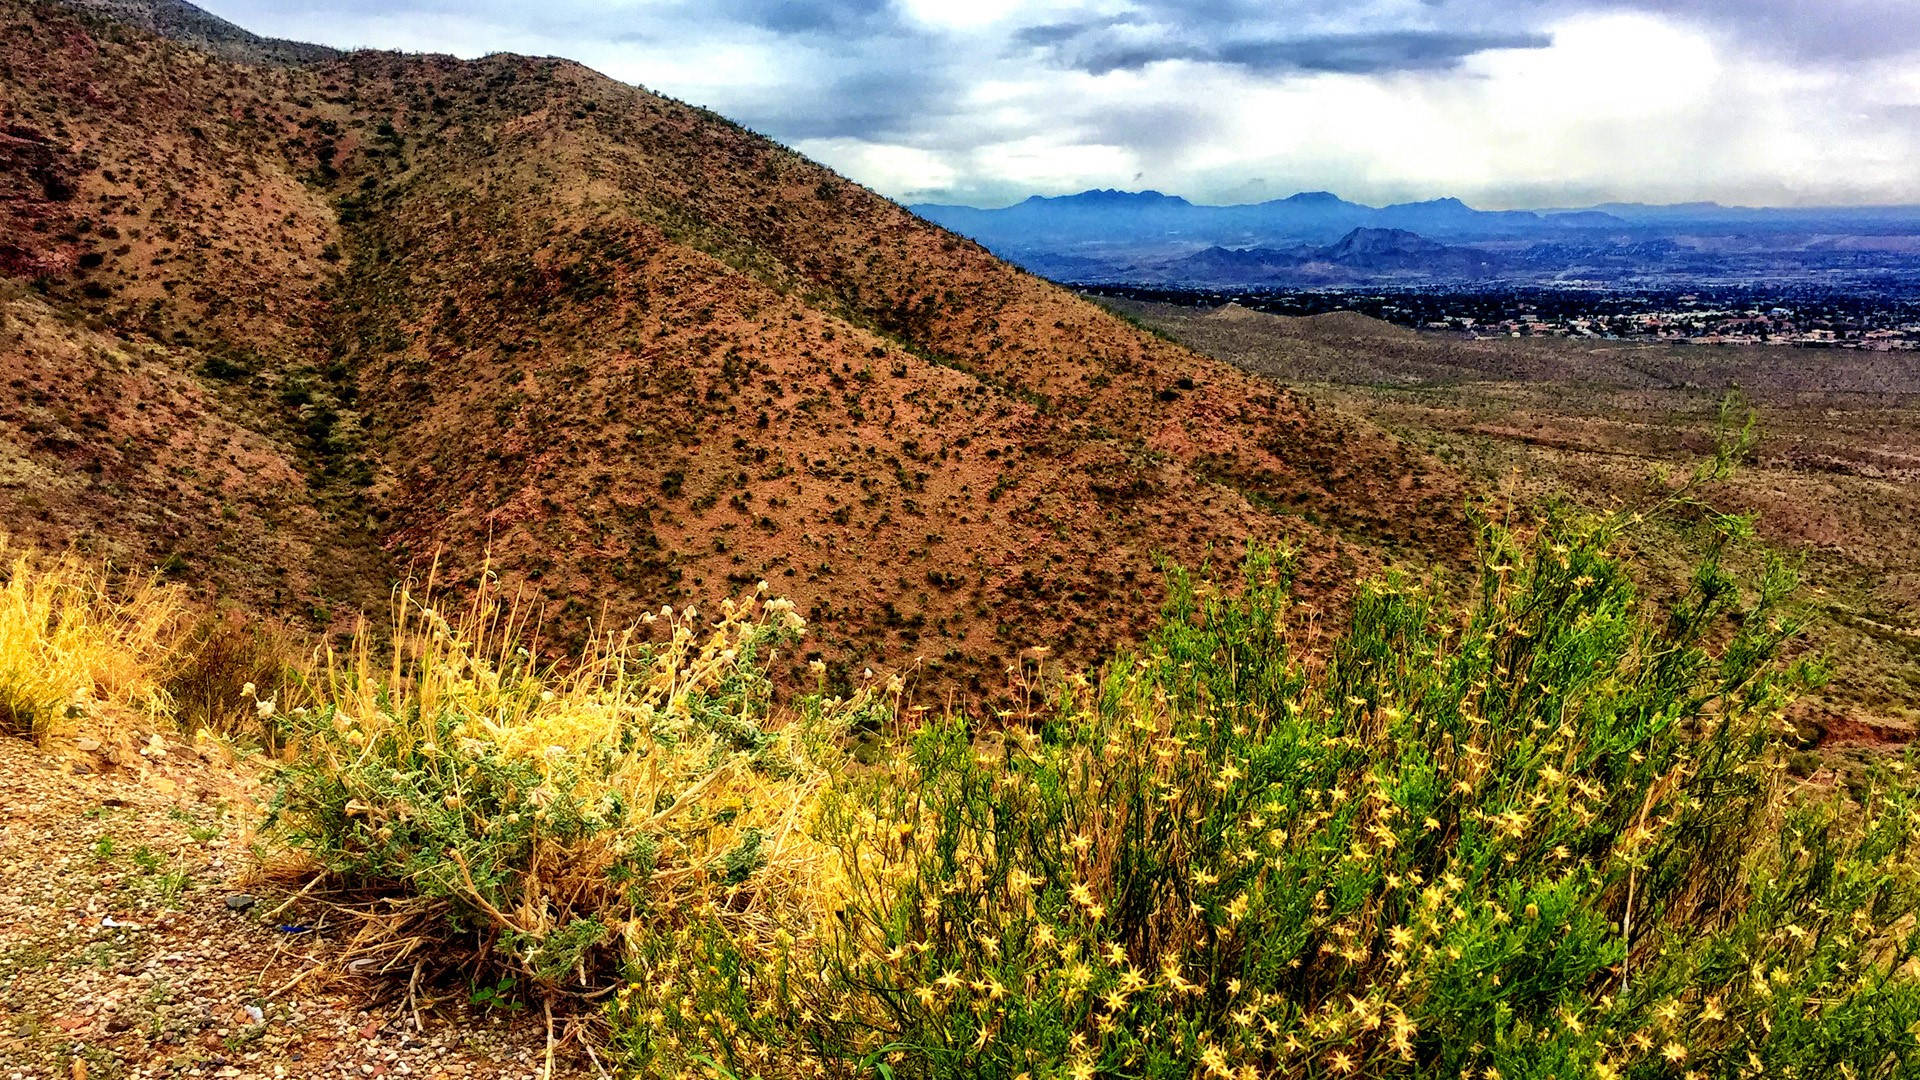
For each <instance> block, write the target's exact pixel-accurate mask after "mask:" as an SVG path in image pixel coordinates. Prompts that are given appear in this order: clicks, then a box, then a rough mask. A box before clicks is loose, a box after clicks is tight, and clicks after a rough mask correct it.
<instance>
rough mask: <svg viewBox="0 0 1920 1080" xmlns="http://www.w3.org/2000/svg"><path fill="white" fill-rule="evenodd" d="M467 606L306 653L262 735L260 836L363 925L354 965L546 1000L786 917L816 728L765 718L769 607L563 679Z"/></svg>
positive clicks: (558, 668) (496, 605)
mask: <svg viewBox="0 0 1920 1080" xmlns="http://www.w3.org/2000/svg"><path fill="white" fill-rule="evenodd" d="M762 588H763V589H764V586H763V587H762ZM474 605H475V606H474V607H472V608H471V609H470V610H468V611H467V612H466V613H465V614H464V615H457V616H456V617H455V618H454V619H453V620H451V621H449V619H447V618H446V617H445V616H443V615H442V614H441V612H440V611H439V610H438V609H437V608H436V607H435V606H434V605H432V604H430V603H426V602H423V601H421V600H419V599H418V598H416V597H415V596H413V595H412V594H410V593H407V592H402V593H401V594H400V596H399V600H398V605H397V611H396V618H395V629H394V633H393V640H392V643H391V646H390V647H383V648H380V649H376V648H375V646H374V644H373V640H372V635H371V634H366V633H363V634H362V635H360V636H359V638H358V639H357V642H356V644H355V646H354V648H353V649H352V650H350V651H349V652H348V653H347V654H346V655H342V656H332V655H329V656H328V657H327V658H326V660H325V662H324V664H322V665H321V670H319V671H318V672H317V673H316V675H315V676H314V681H313V684H312V685H311V686H310V687H309V688H308V692H309V693H310V694H311V695H312V697H313V699H314V700H316V701H319V702H321V704H319V705H318V706H317V707H311V708H308V707H300V708H297V709H294V710H292V711H291V712H290V713H289V714H288V715H287V716H285V717H284V718H283V730H284V731H285V732H286V737H287V739H288V749H287V752H286V755H285V760H284V762H283V763H282V764H281V765H280V767H279V771H278V776H277V783H276V794H275V796H274V799H273V802H272V808H271V816H270V819H269V823H268V826H269V828H268V833H267V835H269V836H270V837H272V838H273V839H274V840H275V841H276V842H277V843H278V844H280V845H281V846H283V847H284V848H285V849H286V850H288V851H289V852H291V853H294V854H295V855H297V856H298V862H297V863H296V864H295V865H294V866H293V867H292V869H293V870H294V871H295V872H296V873H298V874H300V875H302V876H306V877H307V878H308V879H309V881H310V882H316V883H318V882H324V883H325V885H326V889H325V890H324V891H325V892H326V893H328V894H330V895H331V896H332V897H333V898H334V899H335V900H336V901H339V902H342V903H344V904H346V905H347V906H348V907H349V908H350V909H351V910H354V911H355V912H357V913H358V914H360V915H362V916H363V923H362V931H363V932H362V934H361V937H360V940H359V941H358V942H357V944H356V949H357V950H358V951H359V953H360V954H361V955H362V956H366V957H378V958H380V959H381V960H382V963H383V964H384V965H386V966H389V967H397V968H400V969H402V970H406V969H418V968H428V967H432V968H442V969H445V968H460V969H464V970H465V971H467V972H468V973H469V974H470V975H472V976H473V977H475V978H482V979H484V980H486V981H487V982H488V984H489V985H495V986H497V985H500V983H499V982H498V980H499V979H501V978H502V977H505V978H507V979H508V980H510V981H511V982H512V983H513V984H515V985H518V986H520V987H522V988H524V989H527V990H529V991H531V992H532V993H533V994H534V995H535V996H544V997H546V998H547V999H548V1000H549V1002H551V1001H552V1000H553V999H554V998H555V997H556V996H560V995H566V994H586V993H592V992H594V991H597V990H599V989H600V988H601V987H603V986H604V985H606V984H607V983H608V982H609V980H610V979H611V978H612V977H613V975H614V974H615V973H616V972H617V971H618V970H620V969H621V968H622V967H623V966H624V965H625V964H626V963H627V961H628V959H629V958H630V957H631V956H633V955H636V954H638V953H639V952H640V951H641V947H642V944H643V942H644V940H646V939H650V938H651V937H652V936H654V935H656V934H659V933H664V932H668V931H669V930H671V928H672V927H674V926H676V925H680V924H684V923H686V922H688V921H689V920H691V919H693V918H695V917H701V918H705V919H708V920H711V921H713V922H714V923H715V924H716V925H718V926H721V927H725V928H728V929H729V930H730V931H732V932H736V933H738V934H740V935H741V936H742V938H743V939H744V938H746V937H750V936H752V935H753V934H754V933H755V932H756V929H755V928H756V927H759V926H761V925H763V924H766V923H768V922H769V921H770V920H772V919H774V918H777V917H779V913H781V912H783V911H785V910H788V909H792V908H796V907H806V906H808V905H807V904H806V903H805V902H804V900H803V899H802V897H803V896H804V894H806V893H808V892H809V890H811V889H813V888H814V887H815V884H814V875H815V874H816V872H817V870H818V868H819V867H820V866H821V865H822V864H823V863H824V862H825V860H826V858H827V852H826V851H825V849H823V848H822V847H821V846H820V845H819V844H818V843H817V842H816V841H815V840H814V838H813V837H812V835H811V833H810V832H809V831H808V829H807V828H806V825H807V821H808V816H809V814H810V813H811V810H812V807H813V802H814V795H815V793H816V792H818V791H819V790H820V789H821V787H822V785H823V783H824V782H825V778H826V775H827V773H826V766H827V763H828V762H829V761H830V759H831V756H832V754H833V744H832V741H831V739H830V738H828V735H829V732H828V730H827V722H828V720H829V714H828V713H827V712H825V711H823V710H820V709H817V708H816V709H811V710H805V711H801V712H798V713H794V714H791V715H786V714H782V715H779V716H775V715H774V714H773V713H772V712H771V710H770V708H769V701H770V693H771V685H770V683H769V682H768V680H767V679H766V677H765V676H764V675H763V674H762V667H763V665H764V664H766V663H767V662H768V661H769V660H771V658H772V653H773V650H774V649H775V648H776V647H778V646H779V645H780V644H782V643H783V642H786V641H789V640H791V639H793V638H794V637H796V636H798V635H799V634H800V633H801V631H802V628H803V624H802V621H801V620H800V618H799V617H798V616H797V615H796V614H794V612H793V610H792V606H791V605H790V604H788V603H787V602H785V601H782V600H764V599H761V598H760V597H759V596H758V595H756V596H754V597H752V598H749V599H748V600H746V601H745V602H740V603H735V602H727V603H724V604H722V606H721V608H720V611H719V614H718V617H717V618H712V619H709V618H706V617H703V616H702V615H701V614H700V613H699V612H698V611H696V610H693V609H687V610H683V611H674V610H672V609H671V608H664V609H662V610H661V611H660V612H659V613H658V614H657V615H651V616H648V617H647V619H646V620H645V621H646V623H647V624H650V626H643V627H636V628H635V629H633V630H629V631H627V632H624V633H615V634H608V635H602V636H601V637H600V638H599V639H598V640H597V641H596V643H595V644H594V646H593V647H592V648H591V649H590V650H589V651H588V654H587V655H585V656H584V657H579V658H575V659H573V660H572V661H570V662H569V663H567V664H565V665H561V664H557V663H549V662H544V661H540V660H538V659H536V657H535V655H534V653H533V652H531V651H530V650H529V649H528V648H527V644H530V642H529V640H528V636H527V628H526V626H525V625H524V619H523V616H524V614H525V613H524V612H523V611H519V610H517V609H515V608H514V607H512V606H511V605H507V604H501V603H500V602H498V597H497V596H495V595H494V594H493V592H492V590H491V588H483V589H481V590H480V591H479V593H478V598H477V599H476V600H475V601H474ZM649 629H651V630H654V631H658V633H657V634H655V635H653V636H649V635H648V634H647V633H646V631H647V630H649ZM662 638H663V640H662Z"/></svg>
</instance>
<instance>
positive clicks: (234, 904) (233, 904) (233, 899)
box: [227, 892, 254, 911]
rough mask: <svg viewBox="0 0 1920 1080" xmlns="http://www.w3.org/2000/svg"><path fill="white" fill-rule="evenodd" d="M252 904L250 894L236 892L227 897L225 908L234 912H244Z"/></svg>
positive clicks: (251, 895)
mask: <svg viewBox="0 0 1920 1080" xmlns="http://www.w3.org/2000/svg"><path fill="white" fill-rule="evenodd" d="M253 904H254V899H253V894H252V893H243V892H237V893H234V894H233V895H232V896H229V897H227V906H228V907H229V908H232V909H233V910H234V911H245V910H247V909H248V908H250V907H252V906H253Z"/></svg>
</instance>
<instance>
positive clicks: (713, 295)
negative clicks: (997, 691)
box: [0, 0, 1463, 692]
mask: <svg viewBox="0 0 1920 1080" xmlns="http://www.w3.org/2000/svg"><path fill="white" fill-rule="evenodd" d="M0 21H3V22H4V24H5V30H4V34H0V88H3V90H4V92H0V166H4V167H0V185H4V191H0V270H3V271H4V273H5V275H6V281H5V283H4V285H0V313H3V315H4V321H3V322H0V374H3V375H4V377H5V378H6V379H7V381H8V383H9V385H10V387H11V388H12V389H13V392H12V393H10V394H8V395H7V396H6V397H5V398H4V400H0V433H4V439H0V455H4V456H0V512H3V513H5V515H6V517H7V519H8V520H10V521H14V522H21V523H26V524H24V525H22V526H16V527H21V528H25V529H27V531H28V532H30V533H31V534H32V535H31V536H29V537H28V539H30V540H33V541H35V542H38V543H41V544H63V543H80V544H83V545H87V546H89V547H92V548H97V549H99V550H101V551H104V552H106V553H109V554H113V555H115V556H117V557H119V558H120V559H121V560H123V561H129V562H142V561H144V562H150V563H153V564H156V565H160V566H162V567H163V568H164V569H166V570H167V571H168V572H169V573H172V574H174V575H177V576H179V577H182V578H184V579H187V580H190V581H194V582H197V583H200V584H203V585H204V586H205V587H206V588H207V590H208V591H209V592H210V593H217V594H219V595H221V596H226V597H231V598H234V599H237V600H241V601H244V602H248V603H257V604H263V605H277V606H278V609H279V610H280V611H281V612H282V613H284V614H287V615H289V616H292V617H296V618H299V619H304V620H308V621H312V622H315V623H321V624H324V623H326V622H327V621H329V620H334V619H337V618H338V617H339V616H340V613H341V612H343V611H349V610H352V609H354V608H357V607H363V606H367V605H370V604H372V605H377V604H379V603H380V602H381V600H382V598H383V597H384V594H385V591H386V589H387V586H388V583H389V582H390V581H391V579H392V577H393V576H395V575H397V574H399V573H403V572H405V571H406V570H407V569H408V568H410V567H415V566H418V565H420V564H421V563H422V561H423V560H426V559H429V558H432V557H433V556H435V555H436V554H437V555H439V557H440V560H441V564H442V567H443V573H445V574H446V575H447V576H449V577H451V578H452V579H453V580H454V581H456V582H459V581H463V580H471V577H472V575H473V574H475V573H477V572H479V570H480V568H481V567H482V566H483V565H484V564H486V562H487V560H488V559H489V558H490V560H491V566H492V569H493V571H495V572H497V573H499V574H501V575H502V576H503V577H505V578H507V579H508V580H509V581H510V582H513V583H517V584H519V585H521V586H522V587H524V589H525V590H526V592H527V595H528V596H529V597H530V598H531V599H534V600H537V601H539V602H542V603H544V604H545V605H546V610H547V625H548V626H549V628H550V632H551V633H553V634H555V635H559V636H567V635H572V634H576V633H578V632H580V631H581V630H582V629H584V628H585V627H586V626H588V625H589V623H590V622H594V621H600V620H605V619H613V620H624V619H626V618H629V617H631V616H633V615H635V614H637V613H638V612H640V611H643V610H645V609H647V608H649V607H653V606H657V605H658V604H660V603H663V602H669V603H675V604H682V603H686V602H690V601H705V600H711V599H715V598H718V597H719V596H722V595H725V594H727V593H729V592H734V591H738V590H740V589H742V588H750V587H752V585H753V583H755V582H757V581H760V580H763V579H764V580H766V581H768V582H769V583H770V584H771V586H772V588H773V589H774V590H775V591H778V592H781V593H784V594H787V595H789V596H792V597H793V598H794V599H795V600H797V601H798V602H799V603H800V605H801V609H802V610H803V611H806V612H808V613H809V614H810V615H811V616H812V617H813V619H814V621H815V622H816V624H817V625H819V627H820V628H821V631H822V633H821V635H820V636H819V637H818V638H816V639H814V640H812V641H811V642H810V646H809V647H810V648H811V649H813V650H816V651H817V652H818V653H819V655H820V658H822V659H825V660H827V661H828V662H829V663H830V664H832V665H834V666H835V670H836V671H837V672H840V673H845V672H848V671H852V672H856V673H857V672H858V671H860V670H861V669H863V668H865V667H868V666H871V667H872V668H874V669H876V670H897V669H904V668H908V667H911V666H913V665H915V663H916V661H919V667H920V671H921V672H922V677H923V678H924V679H927V680H930V681H931V682H932V683H934V684H936V685H945V686H949V687H954V688H958V689H965V690H969V691H971V692H982V691H986V690H990V689H992V688H995V687H997V686H999V685H1000V678H1001V676H1000V674H999V673H1000V670H1001V669H1002V668H1003V667H1004V666H1005V665H1006V664H1007V663H1009V662H1010V661H1012V660H1013V658H1014V657H1015V656H1016V655H1017V654H1018V653H1019V652H1020V651H1021V650H1022V649H1025V648H1027V647H1029V646H1035V645H1048V646H1050V647H1053V648H1054V649H1056V650H1057V651H1058V652H1060V653H1062V654H1068V655H1089V654H1092V653H1094V652H1097V651H1098V650H1101V649H1104V648H1107V647H1110V646H1111V645H1113V644H1114V643H1116V642H1119V641H1122V640H1125V639H1128V638H1130V637H1131V636H1133V635H1134V634H1136V633H1137V632H1138V631H1139V630H1140V629H1141V628H1142V627H1143V626H1144V625H1145V622H1146V620H1147V619H1148V618H1149V617H1150V616H1151V614H1152V612H1153V610H1154V607H1155V604H1156V602H1157V599H1158V591H1157V590H1158V586H1157V575H1156V573H1155V571H1154V559H1155V557H1156V555H1160V554H1165V555H1168V556H1172V557H1174V558H1176V559H1180V560H1184V561H1189V562H1197V561H1199V560H1201V559H1204V558H1206V557H1207V555H1208V553H1209V552H1210V551H1211V552H1218V553H1221V554H1223V555H1228V556H1230V555H1231V554H1232V552H1234V551H1235V550H1237V549H1238V548H1240V547H1241V546H1242V545H1244V544H1245V543H1246V542H1247V541H1248V540H1249V539H1268V540H1274V539H1287V540H1290V541H1292V542H1294V543H1296V544H1298V545H1299V546H1301V547H1302V548H1303V549H1304V550H1305V551H1307V552H1308V553H1309V556H1310V558H1309V562H1310V564H1311V565H1312V566H1313V567H1315V568H1316V571H1315V572H1314V573H1311V574H1309V578H1308V582H1307V585H1308V588H1309V589H1310V590H1315V591H1316V593H1317V595H1319V596H1320V597H1321V598H1322V599H1329V598H1332V597H1333V596H1334V595H1335V594H1336V592H1337V587H1338V586H1337V583H1338V582H1341V581H1345V580H1348V579H1350V577H1351V576H1352V573H1353V571H1354V570H1355V569H1356V568H1357V567H1359V566H1361V565H1369V564H1374V563H1377V562H1378V561H1379V560H1380V559H1382V558H1403V557H1415V558H1422V559H1424V558H1427V557H1430V556H1431V555H1432V554H1434V553H1436V552H1439V553H1447V554H1450V553H1453V552H1457V551H1458V550H1460V548H1461V546H1462V545H1463V539H1462V536H1463V534H1462V531H1461V529H1460V527H1459V522H1458V519H1457V517H1456V516H1455V513H1454V507H1455V506H1456V505H1457V504H1458V502H1459V499H1460V492H1459V487H1458V484H1457V481H1456V480H1455V479H1454V478H1453V477H1452V476H1451V475H1450V474H1448V473H1446V472H1445V471H1443V470H1441V469H1440V468H1439V467H1438V466H1436V465H1435V464H1433V463H1432V462H1431V461H1430V460H1428V459H1426V458H1424V457H1421V456H1420V455H1418V454H1416V453H1414V452H1412V451H1410V450H1408V449H1407V448H1406V447H1404V446H1402V445H1401V444H1399V443H1397V442H1395V441H1394V440H1392V439H1390V438H1388V437H1387V436H1385V435H1383V434H1382V433H1380V432H1379V431H1377V430H1375V429H1372V428H1370V427H1368V426H1366V425H1364V424H1362V423H1359V422H1356V421H1354V420H1351V419H1349V418H1346V417H1342V416H1338V415H1333V414H1329V413H1327V412H1324V411H1317V410H1316V409H1315V408H1314V406H1313V404H1312V402H1310V401H1308V400H1305V399H1303V398H1301V397H1300V396H1298V395H1296V394H1293V393H1290V392H1288V391H1286V390H1284V389H1281V388H1279V387H1278V386H1276V385H1275V384H1273V383H1271V382H1268V381H1265V380H1263V379H1261V378H1258V377H1256V376H1251V375H1247V374H1244V373H1242V372H1240V371H1238V370H1237V369H1235V368H1233V367H1231V366H1230V365H1227V364H1224V363H1220V362H1217V361H1214V360H1211V359H1207V358H1204V357H1200V356H1197V355H1195V354H1193V353H1191V352H1188V351H1186V350H1185V349H1183V348H1180V347H1178V346H1176V345H1174V344H1172V343H1170V342H1168V341H1166V340H1164V339H1161V338H1158V337H1155V336H1153V335H1151V334H1149V333H1146V332H1143V331H1142V330H1140V329H1138V328H1136V327H1135V326H1133V325H1130V324H1129V323H1127V322H1125V321H1122V320H1121V319H1120V318H1118V317H1116V316H1114V315H1112V314H1110V313H1108V312H1105V311H1103V310H1101V309H1099V308H1096V307H1094V306H1092V305H1090V304H1088V303H1085V302H1083V301H1081V300H1079V299H1077V298H1075V297H1074V296H1072V295H1071V294H1069V293H1066V292H1064V291H1062V290H1060V289H1058V288H1055V287H1053V286H1051V285H1049V284H1047V283H1045V282H1043V281H1041V280H1039V279H1036V278H1033V277H1031V276H1028V275H1026V274H1024V273H1022V272H1020V271H1018V270H1015V269H1013V268H1011V267H1009V266H1007V265H1006V264H1004V263H1002V262H1000V261H998V260H996V259H994V258H993V257H992V256H990V255H988V254H987V253H986V252H985V251H984V250H983V249H981V248H980V247H978V246H977V245H975V244H973V243H971V242H969V241H965V240H962V239H959V238H956V237H954V236H952V235H951V234H949V233H946V232H944V231H942V230H940V229H938V228H935V227H933V226H931V225H928V224H926V223H925V222H923V221H921V220H919V219H918V218H915V217H914V216H913V215H911V214H909V213H908V212H906V211H905V210H903V209H901V208H900V207H898V206H896V205H894V204H892V203H890V202H888V201H887V200H885V199H882V198H880V197H878V196H876V195H874V194H872V193H871V192H868V191H866V190H864V189H862V188H860V187H858V186H857V185H855V184H852V183H850V182H848V181H846V180H845V179H842V178H840V177H838V176H836V175H834V174H833V173H831V172H829V171H827V170H825V169H823V168H821V167H819V166H817V165H815V164H813V163H811V162H808V161H806V160H804V159H802V158H800V157H798V156H796V155H794V154H792V153H790V152H788V151H786V150H784V149H782V148H781V147H779V146H777V145H776V144H774V143H772V142H770V141H768V140H766V139H763V138H760V137H758V136H755V135H753V134H752V133H750V132H747V131H744V130H742V129H741V128H739V127H738V126H736V125H733V124H731V123H729V122H728V121H726V120H725V119H723V118H721V117H718V116H715V115H713V114H711V113H707V112H704V111H702V110H699V109H695V108H691V107H689V106H686V105H683V104H680V103H678V102H674V101H671V100H668V99H665V98H662V97H659V96H657V95H653V94H650V93H647V92H646V91H644V90H639V89H636V88H633V87H630V86H626V85H623V84H621V83H617V82H615V81H613V80H610V79H607V78H605V77H603V76H600V75H598V74H596V73H594V72H592V71H589V70H587V69H585V68H583V67H580V66H578V65H576V64H572V63H568V62H565V61H557V60H532V59H525V58H519V57H512V56H495V57H489V58H487V59H484V60H479V61H472V62H462V61H457V60H453V59H450V58H445V57H432V56H401V55H395V54H386V53H371V52H361V53H353V54H349V55H344V56H338V57H329V56H327V55H323V54H319V53H316V54H314V55H313V56H312V58H311V59H310V62H307V63H303V64H279V65H267V64H260V65H252V66H249V65H244V64H235V63H231V62H228V61H225V60H220V59H216V58H214V57H212V56H209V55H208V54H207V53H205V52H202V51H198V50H196V49H195V48H192V47H189V46H187V45H183V44H179V43H172V42H168V41H163V40H161V39H160V38H157V37H155V36H153V35H152V34H151V33H149V32H148V31H146V30H143V29H140V28H139V27H136V26H130V25H127V24H125V23H113V22H109V21H105V20H103V19H101V18H100V17H98V16H96V15H91V14H76V13H74V12H73V11H71V10H70V9H65V8H59V7H54V6H50V5H46V4H29V3H25V2H23V0H0ZM150 25H155V26H158V28H159V29H161V30H163V31H164V30H166V29H167V27H166V26H164V25H160V24H158V23H151V22H150ZM794 659H795V660H796V661H797V660H799V659H803V658H799V657H796V658H794Z"/></svg>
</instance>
